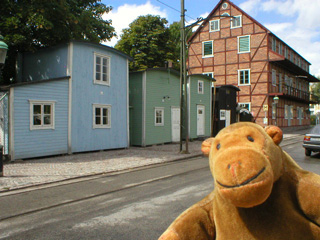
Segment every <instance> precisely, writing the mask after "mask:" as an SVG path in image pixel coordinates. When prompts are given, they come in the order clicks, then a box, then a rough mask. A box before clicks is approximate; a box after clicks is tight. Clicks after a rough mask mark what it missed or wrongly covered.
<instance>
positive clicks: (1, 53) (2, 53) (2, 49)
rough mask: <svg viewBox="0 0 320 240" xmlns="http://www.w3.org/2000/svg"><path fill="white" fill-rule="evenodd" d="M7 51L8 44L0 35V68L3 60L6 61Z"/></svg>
mask: <svg viewBox="0 0 320 240" xmlns="http://www.w3.org/2000/svg"><path fill="white" fill-rule="evenodd" d="M7 51H8V45H7V44H6V43H5V42H4V41H3V37H2V36H1V35H0V69H2V67H3V65H4V62H5V61H6V56H7Z"/></svg>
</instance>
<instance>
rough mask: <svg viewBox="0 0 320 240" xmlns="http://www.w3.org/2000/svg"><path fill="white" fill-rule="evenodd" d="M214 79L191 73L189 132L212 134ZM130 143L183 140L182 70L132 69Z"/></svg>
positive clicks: (130, 77) (147, 143)
mask: <svg viewBox="0 0 320 240" xmlns="http://www.w3.org/2000/svg"><path fill="white" fill-rule="evenodd" d="M211 82H212V78H210V77H208V76H206V75H192V76H188V93H189V94H188V110H189V136H190V138H198V137H205V136H210V130H211V129H210V126H211V117H210V116H211V102H212V101H211V100H212V96H211ZM129 105H130V116H129V117H130V144H131V145H134V146H148V145H154V144H162V143H169V142H178V141H179V140H180V73H179V72H178V71H175V70H173V69H171V68H152V69H147V70H145V71H138V72H131V73H130V76H129Z"/></svg>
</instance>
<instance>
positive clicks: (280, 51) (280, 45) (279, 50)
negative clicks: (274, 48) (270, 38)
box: [278, 42, 282, 55]
mask: <svg viewBox="0 0 320 240" xmlns="http://www.w3.org/2000/svg"><path fill="white" fill-rule="evenodd" d="M278 53H279V54H280V55H282V43H281V42H279V49H278Z"/></svg>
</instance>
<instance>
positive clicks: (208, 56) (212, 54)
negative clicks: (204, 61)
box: [202, 40, 214, 58]
mask: <svg viewBox="0 0 320 240" xmlns="http://www.w3.org/2000/svg"><path fill="white" fill-rule="evenodd" d="M206 42H211V44H212V53H211V54H210V55H206V56H205V55H204V43H206ZM213 56H214V48H213V40H208V41H203V42H202V58H210V57H213Z"/></svg>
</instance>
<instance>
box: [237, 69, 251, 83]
mask: <svg viewBox="0 0 320 240" xmlns="http://www.w3.org/2000/svg"><path fill="white" fill-rule="evenodd" d="M238 84H239V85H250V69H243V70H238Z"/></svg>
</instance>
